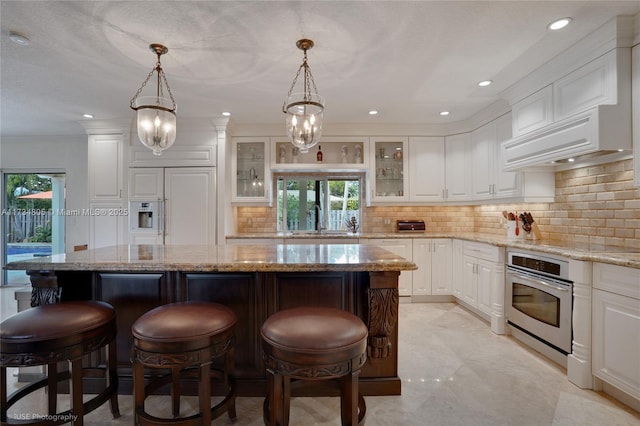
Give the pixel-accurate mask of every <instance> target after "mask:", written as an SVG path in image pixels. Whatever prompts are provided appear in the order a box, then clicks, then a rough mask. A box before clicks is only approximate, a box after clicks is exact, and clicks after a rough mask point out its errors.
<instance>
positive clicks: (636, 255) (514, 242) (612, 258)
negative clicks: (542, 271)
mask: <svg viewBox="0 0 640 426" xmlns="http://www.w3.org/2000/svg"><path fill="white" fill-rule="evenodd" d="M248 238H276V239H299V238H307V239H308V238H331V239H334V238H338V239H344V240H345V242H347V241H349V240H354V239H356V240H359V241H363V240H368V239H375V238H389V239H390V238H455V239H461V240H466V241H475V242H480V243H486V244H491V245H495V246H498V247H506V248H517V249H521V250H530V251H536V252H540V253H547V254H554V255H558V256H564V257H567V258H570V259H576V260H582V261H588V262H599V263H609V264H613V265H619V266H628V267H631V268H636V269H640V249H639V250H630V249H624V248H621V247H615V246H604V245H584V244H573V245H569V244H558V243H553V242H549V241H545V240H535V239H529V238H519V239H508V238H507V237H506V236H499V235H494V234H478V233H465V234H456V233H430V232H390V233H356V234H351V233H332V232H326V233H322V234H316V233H275V234H240V235H233V236H229V237H227V239H248Z"/></svg>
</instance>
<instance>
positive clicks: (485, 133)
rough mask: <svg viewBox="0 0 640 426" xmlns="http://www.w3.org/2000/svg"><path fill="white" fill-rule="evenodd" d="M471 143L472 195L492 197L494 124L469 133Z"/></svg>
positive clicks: (491, 123) (481, 197)
mask: <svg viewBox="0 0 640 426" xmlns="http://www.w3.org/2000/svg"><path fill="white" fill-rule="evenodd" d="M471 140H472V144H473V151H472V152H473V197H474V199H477V200H481V199H487V198H492V197H493V167H494V166H493V163H494V159H493V147H494V145H495V143H496V142H495V141H496V124H495V122H493V121H492V122H490V123H488V124H485V125H484V126H482V127H480V128H478V129H476V130H474V131H473V132H472V133H471Z"/></svg>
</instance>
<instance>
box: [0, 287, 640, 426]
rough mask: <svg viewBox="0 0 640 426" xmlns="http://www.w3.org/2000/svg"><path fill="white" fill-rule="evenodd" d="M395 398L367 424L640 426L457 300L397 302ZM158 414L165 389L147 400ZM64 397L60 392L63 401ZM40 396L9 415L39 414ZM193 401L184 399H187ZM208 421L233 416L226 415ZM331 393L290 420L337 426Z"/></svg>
mask: <svg viewBox="0 0 640 426" xmlns="http://www.w3.org/2000/svg"><path fill="white" fill-rule="evenodd" d="M14 290H15V288H2V289H0V296H1V298H2V301H1V305H0V307H1V308H2V318H5V317H6V316H7V315H9V314H11V313H12V312H15V309H16V308H15V300H14V297H13V292H14ZM399 370H400V377H401V378H402V380H403V383H402V395H401V396H385V397H366V401H367V419H366V424H367V425H381V426H382V425H384V426H396V425H398V426H400V425H416V426H417V425H420V426H423V425H434V426H448V425H451V426H453V425H460V426H462V425H473V426H481V425H491V426H495V425H509V426H510V425H517V426H529V425H530V426H542V425H554V426H555V425H557V426H560V425H580V426H604V425H607V426H609V425H640V413H638V412H637V411H633V410H631V409H629V408H627V407H626V406H624V405H622V404H620V403H618V402H616V401H615V400H613V399H611V398H609V397H608V396H606V395H604V394H601V393H596V392H593V391H588V390H582V389H579V388H578V387H576V386H575V385H573V384H572V383H570V382H569V381H568V380H567V379H566V375H565V371H564V370H563V369H562V368H560V367H558V366H557V365H556V364H554V363H552V362H550V361H548V360H546V359H545V358H544V357H542V356H540V355H538V354H537V353H535V352H533V351H531V350H529V349H528V348H526V347H524V346H523V345H521V344H520V343H518V342H517V341H516V340H514V339H513V338H511V337H507V336H498V335H496V334H493V333H492V332H491V331H490V330H489V326H488V324H487V323H485V322H484V321H482V320H481V319H479V318H478V317H476V316H475V315H473V314H471V313H469V312H468V311H466V310H465V309H464V308H462V307H460V306H458V305H456V304H455V303H425V304H401V305H400V362H399ZM148 401H149V402H148V403H147V404H148V407H150V410H158V411H156V412H157V413H159V412H161V411H162V410H163V409H164V408H165V407H166V406H167V404H166V401H167V397H152V398H150V399H149V400H148ZM119 403H120V411H121V413H122V416H121V417H120V418H118V419H117V420H112V419H111V415H110V412H109V408H108V404H105V405H103V406H102V407H100V408H99V409H97V410H96V411H94V412H93V413H91V414H89V415H88V416H86V417H85V424H88V425H130V424H132V408H131V407H132V398H131V397H130V396H120V399H119ZM64 404H66V396H61V397H60V405H61V406H64ZM43 405H44V397H43V396H42V395H36V396H35V398H31V400H30V401H29V402H28V403H27V404H24V405H21V406H20V407H15V408H14V407H12V410H11V411H12V412H14V413H40V414H42V413H44V412H45V411H44V407H43ZM190 406H197V402H196V401H195V398H185V399H184V402H183V407H184V409H185V410H188V409H189V407H190ZM261 407H262V399H261V398H243V397H239V398H238V400H237V411H238V419H237V421H236V422H235V424H236V425H239V426H240V425H262V424H263V423H262V418H261ZM213 424H218V425H222V424H230V422H229V420H228V419H227V418H226V417H221V418H218V419H216V420H215V421H214V422H213ZM339 424H340V417H339V401H338V399H337V398H297V399H294V400H293V402H292V411H291V425H292V426H296V425H300V426H308V425H339Z"/></svg>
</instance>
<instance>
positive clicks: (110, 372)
mask: <svg viewBox="0 0 640 426" xmlns="http://www.w3.org/2000/svg"><path fill="white" fill-rule="evenodd" d="M105 373H106V375H107V377H106V382H107V386H110V385H111V380H112V377H114V379H113V380H115V381H116V392H114V393H113V395H111V399H110V401H109V403H110V404H111V414H112V415H113V418H114V419H117V418H118V417H120V407H119V405H118V392H117V380H118V351H117V348H116V339H113V340H112V341H111V342H110V343H109V350H108V351H107V370H106V372H105Z"/></svg>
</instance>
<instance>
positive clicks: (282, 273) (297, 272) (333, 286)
mask: <svg viewBox="0 0 640 426" xmlns="http://www.w3.org/2000/svg"><path fill="white" fill-rule="evenodd" d="M6 269H13V270H27V271H28V273H29V275H30V277H31V281H32V285H33V294H32V303H34V304H39V303H48V302H52V301H56V300H57V298H58V297H59V298H60V299H61V300H63V301H64V300H82V299H95V300H102V301H105V302H108V303H110V304H112V305H113V306H114V307H115V309H116V311H117V315H118V338H117V344H118V366H119V375H120V378H121V382H120V387H121V388H120V393H130V392H131V362H130V351H131V342H132V336H131V325H132V324H133V322H134V321H135V320H136V319H137V318H138V317H140V316H141V315H142V314H143V313H145V312H147V311H149V310H150V309H152V308H154V307H156V306H160V305H163V304H167V303H172V302H180V301H189V300H197V301H209V302H216V303H221V304H224V305H226V306H228V307H230V308H231V309H233V311H234V312H235V314H236V315H237V317H238V325H237V331H236V352H235V357H236V377H237V383H238V393H239V394H240V395H245V396H261V395H264V394H265V389H266V387H265V385H266V373H265V367H264V363H263V361H262V355H261V350H260V327H261V326H262V323H263V322H264V321H265V320H266V319H267V318H268V317H269V316H270V315H272V314H273V313H275V312H277V311H279V310H282V309H287V308H293V307H298V306H326V307H335V308H339V309H344V310H346V311H349V312H352V313H354V314H355V315H357V316H358V317H360V318H361V319H362V320H363V321H364V323H365V324H366V325H367V327H368V329H369V338H368V360H367V363H366V365H365V367H364V368H363V369H362V374H361V391H362V393H363V394H364V395H399V394H400V393H401V382H400V378H399V377H398V321H397V320H398V276H399V274H400V272H401V271H409V270H413V269H416V266H415V265H414V264H413V263H412V262H409V261H407V260H405V259H403V258H402V257H399V256H397V255H395V254H393V253H391V252H389V251H387V250H385V249H383V248H380V247H376V246H371V245H360V244H313V245H286V244H273V245H270V244H260V245H251V246H245V245H237V246H235V245H225V246H161V245H157V246H156V245H123V246H114V247H105V248H99V249H94V250H87V251H81V252H74V253H67V254H63V255H53V256H50V257H43V258H34V259H32V260H26V261H18V262H13V263H10V264H8V265H7V266H6ZM300 392H301V394H305V395H336V394H337V390H336V389H333V388H330V387H328V386H326V387H323V386H322V385H321V386H314V387H309V388H303V389H301V391H300Z"/></svg>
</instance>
